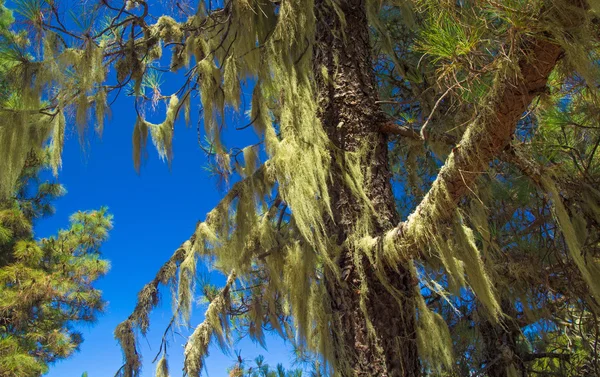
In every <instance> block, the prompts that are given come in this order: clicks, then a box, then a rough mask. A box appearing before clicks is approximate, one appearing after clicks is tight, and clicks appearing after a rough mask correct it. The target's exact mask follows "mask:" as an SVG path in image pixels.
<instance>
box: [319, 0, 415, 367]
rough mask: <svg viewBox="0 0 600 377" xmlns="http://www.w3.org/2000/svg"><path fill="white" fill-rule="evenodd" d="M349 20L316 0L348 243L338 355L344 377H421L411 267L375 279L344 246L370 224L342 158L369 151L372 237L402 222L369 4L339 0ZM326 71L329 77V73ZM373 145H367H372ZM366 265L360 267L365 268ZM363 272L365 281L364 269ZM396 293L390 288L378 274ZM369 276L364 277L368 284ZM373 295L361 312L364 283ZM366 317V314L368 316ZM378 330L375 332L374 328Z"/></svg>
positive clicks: (337, 235)
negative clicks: (374, 60)
mask: <svg viewBox="0 0 600 377" xmlns="http://www.w3.org/2000/svg"><path fill="white" fill-rule="evenodd" d="M336 3H337V4H338V5H339V11H341V12H343V14H344V17H345V23H342V22H340V18H339V16H338V14H337V13H336V12H335V10H334V9H332V8H331V6H330V4H331V2H328V1H326V0H316V3H315V12H316V18H317V30H316V47H315V51H314V64H315V66H314V68H315V76H316V78H317V91H318V99H319V107H320V111H321V113H320V119H321V121H322V124H323V127H324V128H325V131H326V132H327V134H328V136H329V139H330V140H331V142H332V144H333V145H334V146H335V147H333V148H332V152H331V154H332V166H331V174H332V177H333V179H332V184H331V187H330V188H329V193H330V197H331V205H332V209H333V212H334V219H333V221H332V222H331V223H330V224H329V226H328V230H329V231H330V237H332V238H333V239H335V240H336V241H337V244H338V245H344V247H343V250H342V253H341V255H340V258H339V261H338V263H339V267H340V269H341V271H342V281H341V282H340V281H338V280H337V279H336V278H335V277H333V276H326V284H327V286H328V291H329V293H330V296H331V300H330V301H331V305H332V312H333V315H334V319H335V324H334V327H335V329H336V330H334V334H333V337H334V344H335V350H334V356H335V358H336V363H337V367H338V369H339V371H340V374H341V375H342V376H389V377H396V376H407V377H408V376H417V375H419V370H420V367H419V361H418V356H417V343H416V332H415V328H416V325H415V312H414V302H413V301H414V298H413V295H414V284H415V283H414V278H413V276H412V274H411V272H410V270H409V269H408V268H407V266H400V267H399V268H397V269H396V270H392V269H387V270H385V271H380V272H379V276H376V271H375V270H374V268H373V266H371V265H370V264H369V263H368V260H367V258H366V257H361V258H359V259H358V260H357V259H356V258H354V255H355V252H354V250H352V249H351V246H348V245H346V244H344V242H345V241H346V240H347V239H348V237H349V236H350V235H352V234H353V233H355V232H356V231H357V224H358V223H359V222H360V223H361V224H364V223H365V219H364V218H361V215H363V214H364V213H365V210H364V209H363V208H362V207H361V206H362V203H361V201H360V200H357V199H356V196H355V195H356V194H355V193H353V192H352V191H351V189H350V188H349V187H347V185H345V184H344V183H343V182H344V178H343V168H344V165H345V162H344V158H343V154H342V153H340V152H355V151H359V150H364V149H361V148H365V147H367V148H368V149H367V150H368V152H366V156H365V157H364V158H363V159H361V170H362V173H363V175H364V189H365V193H366V195H367V197H368V198H369V199H370V201H371V202H372V204H373V207H374V209H375V211H374V213H373V214H372V215H370V219H369V220H370V221H371V222H372V224H373V225H372V234H371V235H373V236H377V235H381V234H382V233H383V232H384V231H385V230H388V229H391V228H392V227H394V226H395V225H396V224H398V222H399V220H400V219H399V215H398V213H397V211H396V208H395V201H394V197H393V194H392V188H391V182H390V178H391V173H390V170H389V165H388V145H387V136H385V135H383V134H381V133H379V132H378V130H379V128H380V127H381V126H382V125H383V124H385V119H384V115H383V113H382V112H381V110H380V108H379V107H378V105H377V104H376V103H375V102H376V100H377V86H376V82H375V75H374V71H373V65H372V59H371V49H370V44H369V32H368V23H367V18H366V12H365V4H364V0H342V1H340V2H336ZM323 71H326V73H327V74H326V75H323ZM366 143H368V144H366ZM359 264H360V265H362V266H359ZM361 270H362V271H364V274H362V276H359V272H360V271H361ZM381 275H383V276H385V278H386V279H385V280H387V281H389V283H390V285H391V286H392V287H393V289H394V290H395V291H396V292H395V294H392V293H391V292H390V289H389V286H388V287H384V284H383V283H382V281H381V279H380V276H381ZM362 279H364V280H362ZM363 281H364V282H366V288H368V293H367V295H366V299H365V300H363V303H364V306H363V307H362V308H361V292H360V291H361V289H364V286H362V288H361V282H363ZM365 312H366V315H365ZM371 325H372V327H371V330H369V327H370V326H371Z"/></svg>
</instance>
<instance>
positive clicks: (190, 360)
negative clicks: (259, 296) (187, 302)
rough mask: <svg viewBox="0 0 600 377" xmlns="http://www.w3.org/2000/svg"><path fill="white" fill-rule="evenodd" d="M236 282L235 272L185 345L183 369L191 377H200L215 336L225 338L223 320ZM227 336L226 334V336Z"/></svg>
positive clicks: (230, 275) (209, 306)
mask: <svg viewBox="0 0 600 377" xmlns="http://www.w3.org/2000/svg"><path fill="white" fill-rule="evenodd" d="M234 281H235V271H232V272H231V273H230V274H229V277H228V278H227V283H226V284H225V287H223V289H222V290H221V292H220V293H219V295H218V296H217V297H215V298H214V299H213V300H212V301H211V302H210V304H209V305H208V309H206V312H205V313H204V321H203V322H202V323H201V324H199V325H198V327H196V329H195V330H194V332H193V333H192V335H191V336H190V337H189V339H188V341H187V343H186V345H185V353H184V355H185V359H184V362H183V369H184V371H185V373H186V374H187V375H188V376H190V377H199V376H200V372H201V371H202V365H203V361H204V357H205V356H206V355H207V354H208V346H209V344H210V341H211V339H212V337H213V335H215V334H216V335H217V336H221V337H222V336H223V335H224V334H223V328H224V327H225V328H226V326H224V324H223V323H222V321H221V318H222V317H223V316H224V315H226V310H227V301H228V297H229V291H230V290H231V286H232V285H233V282H234ZM225 335H226V334H225Z"/></svg>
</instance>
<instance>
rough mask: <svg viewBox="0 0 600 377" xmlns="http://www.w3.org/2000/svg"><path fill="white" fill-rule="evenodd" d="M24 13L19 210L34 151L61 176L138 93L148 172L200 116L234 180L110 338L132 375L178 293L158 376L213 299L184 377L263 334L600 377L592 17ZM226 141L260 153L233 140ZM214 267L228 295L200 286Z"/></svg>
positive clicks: (10, 41) (39, 7)
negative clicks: (180, 336) (82, 142)
mask: <svg viewBox="0 0 600 377" xmlns="http://www.w3.org/2000/svg"><path fill="white" fill-rule="evenodd" d="M78 4H79V3H78ZM18 5H19V7H18V9H17V13H18V15H19V17H17V20H18V22H19V25H22V26H23V29H22V31H21V32H20V33H14V34H10V37H9V38H6V40H5V43H4V47H3V54H2V56H3V57H4V58H3V59H5V63H4V66H5V67H6V69H7V70H8V72H10V80H8V81H7V83H6V86H7V87H8V88H10V90H11V91H12V93H18V95H13V96H11V97H10V98H9V99H7V100H5V101H3V102H2V104H0V105H1V106H0V112H1V113H2V114H3V116H5V119H6V122H5V123H4V124H3V125H2V127H1V128H0V169H1V171H2V177H0V178H1V180H0V195H6V194H7V193H9V192H11V190H13V189H14V184H15V182H17V176H18V173H19V172H20V171H21V169H22V168H23V166H24V165H25V163H26V161H27V156H28V154H29V153H31V151H34V152H36V151H39V150H42V149H43V148H45V147H48V148H49V150H50V156H51V164H52V166H53V167H54V171H55V174H58V173H59V169H60V165H61V151H62V143H63V140H64V136H63V135H64V132H65V127H66V125H67V124H70V123H73V124H75V125H77V127H78V128H79V130H80V135H81V138H82V139H83V138H85V136H86V135H87V134H86V132H87V131H86V126H87V125H89V124H93V125H94V127H95V128H96V131H97V132H99V133H101V132H102V128H103V121H104V118H105V115H106V113H107V112H108V110H109V108H110V103H111V101H113V100H114V98H115V97H116V96H118V95H120V94H122V93H125V94H128V95H131V97H132V99H131V101H132V102H133V104H134V108H135V111H136V113H137V122H136V123H135V125H132V129H133V131H132V134H133V136H132V144H133V146H132V150H133V153H132V154H133V163H134V166H135V168H136V169H138V170H140V167H141V163H142V161H143V159H144V156H145V154H146V144H147V140H148V138H150V139H151V141H152V142H153V144H154V145H155V147H156V150H157V151H158V153H159V155H160V156H161V157H162V158H164V159H165V160H166V161H167V162H168V163H169V164H170V163H172V162H173V150H172V141H173V137H174V133H175V129H176V127H175V125H176V123H177V121H178V120H179V119H180V118H182V119H183V120H184V121H185V122H186V123H187V124H189V123H191V121H192V120H195V121H197V122H198V123H197V124H198V139H199V144H200V147H201V148H203V149H204V150H205V152H206V155H207V158H208V160H209V163H210V166H211V169H212V170H213V171H214V172H216V173H218V175H219V176H220V177H221V178H222V179H223V181H225V182H227V183H228V190H227V192H226V193H225V194H224V196H223V199H222V201H221V202H220V203H219V204H218V205H217V206H216V207H215V208H214V209H213V210H212V211H211V212H210V213H208V215H207V216H206V217H205V218H204V219H201V220H200V221H199V222H198V224H197V225H196V227H195V230H194V232H193V234H192V235H191V237H190V238H189V239H188V240H186V241H185V242H183V243H182V244H181V246H180V247H179V248H177V249H176V250H175V252H174V253H173V254H172V255H171V257H170V258H168V259H167V258H165V259H167V261H166V263H165V264H164V265H163V267H162V268H161V269H160V270H159V271H158V273H157V274H156V277H155V279H154V280H153V281H151V282H150V283H148V284H147V285H146V286H145V287H143V288H142V290H141V291H140V294H139V296H138V301H137V305H136V307H135V309H134V311H133V313H132V314H131V315H130V316H129V317H128V318H127V319H125V320H124V322H122V323H121V324H120V325H119V326H118V328H117V329H116V331H115V337H116V338H117V339H118V341H119V342H120V343H121V346H122V348H123V353H124V364H123V366H122V367H121V369H120V370H119V371H118V374H120V375H122V376H127V377H130V376H139V374H140V367H141V355H140V352H139V350H138V347H137V341H138V336H139V335H145V334H146V333H147V331H148V329H149V326H150V312H151V311H152V309H153V308H155V307H156V306H157V305H158V304H159V298H160V295H159V289H161V287H163V286H172V287H173V288H174V289H173V290H174V292H175V294H174V296H173V307H174V313H173V320H172V321H171V324H170V325H169V328H168V329H167V332H165V334H166V335H165V337H164V338H163V341H162V343H161V344H160V351H159V355H158V356H157V371H156V373H157V376H160V377H165V376H167V375H168V370H167V350H168V346H169V337H168V330H170V329H171V330H172V328H173V326H174V325H177V324H179V325H182V326H189V325H191V323H190V321H191V317H190V312H191V309H192V304H193V302H194V298H195V295H196V294H198V293H202V294H204V296H205V297H206V298H207V300H208V302H209V304H208V308H207V310H206V313H205V319H204V321H203V322H202V323H200V324H199V325H197V326H194V327H192V329H193V330H192V331H191V334H190V335H189V339H188V341H187V344H186V345H185V349H184V350H183V352H184V354H185V362H184V372H185V373H186V374H187V375H189V376H198V375H200V373H201V371H202V368H203V360H204V357H205V356H206V354H207V351H208V346H209V344H210V343H211V342H217V343H218V344H219V345H221V346H222V347H223V348H227V347H228V345H229V344H230V342H231V340H232V337H233V336H235V335H236V334H237V335H249V336H251V337H252V338H253V339H255V340H256V341H257V342H259V343H263V342H264V332H265V331H272V332H275V333H277V334H279V335H280V336H282V337H283V338H284V339H287V340H289V341H290V342H291V343H292V344H293V345H294V347H295V348H296V349H297V351H298V354H299V355H300V356H299V357H307V358H314V359H317V360H319V362H320V364H319V365H321V367H320V370H321V371H322V372H323V373H324V374H331V375H340V376H375V375H377V376H390V377H392V376H417V375H420V374H428V375H471V374H473V375H488V376H494V377H495V376H515V375H516V376H524V375H534V376H535V375H539V376H549V375H557V374H558V375H561V376H576V375H585V374H593V373H596V374H597V373H598V371H599V368H600V366H599V361H598V357H597V354H598V351H599V350H598V344H597V343H598V342H597V337H598V331H599V328H598V321H597V314H598V313H599V310H600V308H599V306H598V304H599V303H598V297H599V296H600V273H599V272H600V260H599V254H598V252H599V251H598V241H599V238H598V237H599V236H600V234H599V232H598V229H599V228H598V225H599V221H600V191H598V189H597V187H598V182H599V180H600V166H599V164H598V156H597V149H598V145H600V133H599V132H598V125H597V123H598V115H599V114H600V112H599V111H598V109H599V108H600V102H599V100H598V94H599V93H598V81H599V79H600V72H599V71H598V69H599V67H598V61H597V55H598V54H597V53H598V51H599V50H598V42H599V40H600V39H599V36H600V34H599V30H598V24H599V21H600V18H599V17H600V16H599V14H598V12H600V4H599V3H598V2H597V1H592V0H589V1H584V0H534V1H522V0H510V1H503V2H500V1H494V0H482V1H471V0H464V1H449V0H448V1H447V0H442V1H432V0H406V1H403V0H396V1H393V0H392V1H374V0H281V1H268V0H225V1H222V2H221V1H218V2H213V1H200V2H199V3H198V4H192V3H188V2H178V3H176V4H174V5H170V4H162V5H160V6H159V5H153V4H150V3H148V2H146V1H143V0H130V1H126V2H123V3H118V2H116V1H110V0H109V1H99V2H82V3H81V4H79V5H78V6H81V7H82V9H83V10H84V11H83V12H81V14H83V15H84V16H83V17H77V18H71V19H68V17H67V16H65V12H64V9H63V4H61V3H59V2H54V1H34V0H23V1H20V2H18ZM166 77H168V78H169V85H165V84H163V82H164V80H165V78H166ZM250 93H251V94H250ZM161 104H164V108H165V112H164V115H163V117H162V119H160V120H159V121H156V120H154V119H149V118H151V116H150V114H149V111H147V110H148V109H151V108H156V107H157V106H160V105H161ZM192 109H198V115H197V116H196V115H195V114H192ZM233 116H235V117H236V118H235V119H240V121H239V123H238V122H236V124H226V123H227V122H226V121H227V119H231V118H232V117H233ZM232 126H233V127H235V128H236V129H244V128H248V127H252V128H253V129H254V130H255V132H256V134H257V135H258V138H259V141H258V142H257V143H254V142H253V143H251V144H250V145H239V146H233V147H228V146H227V142H228V140H227V139H228V138H227V135H228V132H230V131H229V130H226V129H227V128H228V127H229V128H231V127H232ZM173 163H174V162H173ZM200 262H204V263H207V264H210V265H211V266H212V267H214V268H216V269H217V270H219V271H222V272H223V273H224V274H225V275H227V276H228V279H227V282H226V285H225V286H224V287H221V288H219V289H216V288H214V287H210V286H204V285H201V284H196V280H197V276H196V275H197V274H196V266H197V264H198V263H200Z"/></svg>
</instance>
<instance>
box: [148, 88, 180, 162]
mask: <svg viewBox="0 0 600 377" xmlns="http://www.w3.org/2000/svg"><path fill="white" fill-rule="evenodd" d="M178 111H179V99H178V98H177V96H176V95H174V94H173V95H172V96H171V98H170V99H169V106H168V107H167V114H166V118H165V120H164V121H163V122H162V123H160V124H151V123H148V122H146V123H147V124H148V128H149V129H150V136H151V138H152V142H153V143H154V146H156V150H157V151H158V155H159V156H160V158H162V159H166V160H167V162H169V163H170V162H171V161H172V159H173V129H174V127H175V120H176V119H177V114H178Z"/></svg>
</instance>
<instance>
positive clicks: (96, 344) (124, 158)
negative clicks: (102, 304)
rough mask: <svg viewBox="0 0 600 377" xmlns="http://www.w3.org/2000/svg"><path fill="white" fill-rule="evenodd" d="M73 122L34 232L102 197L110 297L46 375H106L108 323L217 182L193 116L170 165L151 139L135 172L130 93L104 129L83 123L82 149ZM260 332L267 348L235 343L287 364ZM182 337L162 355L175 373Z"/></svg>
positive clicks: (221, 361) (188, 227) (45, 232)
mask: <svg viewBox="0 0 600 377" xmlns="http://www.w3.org/2000/svg"><path fill="white" fill-rule="evenodd" d="M192 109H194V107H192ZM193 111H194V110H192V112H193ZM163 114H164V105H161V106H160V107H159V108H158V109H157V110H156V113H155V115H152V114H150V113H149V120H151V121H157V122H158V121H160V118H162V117H163ZM153 117H154V118H156V119H153ZM239 118H241V117H239ZM193 121H194V122H195V120H193ZM237 121H239V122H242V121H243V119H238V120H236V119H233V118H231V117H230V119H228V127H229V128H230V129H233V126H234V125H235V123H236V122H237ZM70 124H71V127H70V128H69V129H68V131H67V138H66V142H65V151H64V156H63V169H62V171H61V172H60V176H59V181H60V182H61V183H62V184H63V185H64V186H65V187H66V189H67V194H66V195H65V196H64V197H63V198H61V199H59V200H57V201H56V202H55V207H56V214H55V215H54V216H52V217H50V218H47V219H44V220H41V221H40V222H39V223H38V224H37V225H36V236H38V237H45V236H49V235H52V234H55V233H56V231H57V230H58V229H59V228H65V227H67V225H68V218H69V216H70V215H71V214H72V213H73V212H75V211H77V210H88V209H97V208H99V207H101V206H108V207H109V210H110V212H111V213H112V214H113V215H114V229H113V230H112V231H111V233H110V239H109V240H108V242H106V244H105V245H104V246H103V248H102V251H103V256H104V257H105V258H107V259H109V260H110V261H111V265H112V267H111V270H110V272H109V273H108V275H107V276H106V277H105V278H103V279H102V280H101V281H99V282H98V284H97V286H98V288H100V289H101V290H102V291H103V292H104V298H105V299H106V300H107V301H108V306H107V310H106V313H105V314H103V315H102V316H100V318H99V321H98V322H97V323H96V324H94V325H93V326H87V325H84V326H82V327H80V329H81V330H82V332H83V335H84V338H85V341H84V343H83V345H82V347H81V351H80V352H79V353H77V354H76V355H74V356H73V357H71V358H69V359H67V360H64V361H60V362H58V363H56V364H55V365H54V366H52V367H51V369H50V372H49V374H48V375H47V376H49V377H79V376H81V374H82V372H84V371H87V372H88V373H89V376H90V377H109V376H113V375H114V373H115V372H116V370H117V369H118V368H119V367H120V365H121V363H122V357H121V351H120V348H119V346H118V345H117V342H116V340H114V338H113V330H114V328H115V327H116V326H117V324H118V323H119V322H121V321H122V320H124V319H125V318H127V316H128V315H129V314H130V313H131V311H132V310H133V307H134V305H135V302H136V296H137V292H138V291H139V290H140V289H141V288H142V286H143V285H144V284H146V283H147V282H149V281H150V280H151V279H152V278H153V277H154V275H155V273H156V272H157V271H158V269H159V267H160V266H161V265H162V264H163V263H164V262H165V261H166V260H167V259H168V258H169V256H170V255H171V253H172V252H173V251H174V250H175V249H176V248H177V247H178V246H179V245H180V244H181V243H182V242H183V241H185V240H186V239H187V238H188V237H189V236H190V235H191V234H192V232H193V230H194V226H195V224H196V222H197V221H198V220H202V219H204V217H205V215H206V213H207V212H208V211H210V210H211V209H212V208H213V206H214V205H215V204H216V203H217V202H218V201H219V199H220V198H221V197H222V195H223V193H224V192H223V188H222V189H219V188H218V186H217V184H216V180H215V179H214V178H212V177H210V176H209V174H208V172H207V171H206V170H205V169H203V166H205V165H204V164H205V163H206V158H205V157H204V154H203V152H202V151H201V149H200V148H199V147H198V144H197V132H196V125H195V123H193V126H192V127H191V128H186V127H185V125H184V124H183V122H178V123H177V124H176V126H175V137H174V160H173V163H172V166H171V169H169V167H168V165H167V164H166V163H165V162H162V161H160V159H159V158H158V154H157V153H156V150H155V149H154V146H153V145H152V144H151V142H150V141H149V143H148V144H149V145H148V148H147V152H148V159H147V161H145V162H144V163H143V165H142V169H141V174H140V175H138V174H136V172H135V170H134V167H133V162H132V145H131V135H132V132H133V127H134V124H135V111H134V110H133V99H132V98H131V97H126V96H123V95H121V97H119V98H118V99H117V101H116V102H115V104H114V105H113V106H112V117H111V119H109V120H108V121H107V123H106V125H105V129H104V133H103V136H102V138H100V137H98V136H97V135H94V134H93V133H91V132H90V133H89V134H88V137H86V140H87V141H86V144H87V145H86V146H85V148H83V149H82V147H81V145H80V143H79V141H78V135H77V132H76V130H75V129H74V127H73V126H72V122H70ZM229 134H230V135H229V136H228V138H227V139H228V140H229V144H228V146H245V145H246V144H248V143H251V142H252V141H253V140H256V136H255V135H254V133H253V131H252V130H251V129H248V130H245V131H233V132H229ZM201 271H202V269H201ZM203 271H204V272H205V271H206V270H203ZM211 280H212V281H213V282H214V283H215V284H218V285H222V284H223V283H224V278H223V277H222V276H221V275H219V274H218V273H215V272H213V273H212V274H211ZM162 298H163V299H164V304H163V305H162V307H161V308H160V310H157V311H156V312H155V313H154V315H153V316H152V317H151V320H152V324H151V331H150V334H149V336H148V337H147V341H146V340H145V339H143V338H141V339H140V344H141V346H142V352H143V353H142V354H143V356H144V368H143V373H142V376H143V377H149V376H153V375H154V365H152V364H151V361H152V359H153V358H154V355H155V354H156V352H157V351H158V346H159V340H160V337H161V336H162V333H163V331H164V328H165V326H166V324H167V322H168V320H169V319H170V316H171V306H170V292H169V290H168V289H164V294H163V295H162ZM205 309H206V307H205V306H202V305H197V306H196V307H195V308H194V314H193V316H192V321H191V322H192V326H195V325H197V324H198V323H200V322H201V321H202V319H203V314H204V311H205ZM184 333H185V332H184ZM267 339H268V340H267V345H268V347H269V348H268V350H264V349H262V348H261V347H260V346H257V345H254V344H253V343H252V342H251V341H249V340H243V341H242V342H241V343H239V344H238V345H236V346H235V347H234V349H241V350H242V357H243V358H244V359H251V358H254V357H255V356H256V355H258V354H263V355H264V356H265V358H266V361H267V362H268V363H269V364H272V365H275V364H276V363H279V362H281V363H283V364H284V365H286V366H287V365H289V361H290V356H291V354H290V351H289V347H286V345H285V344H283V343H282V341H281V340H280V339H277V338H273V337H268V338H267ZM185 340H186V339H185V338H184V337H181V336H175V338H172V339H171V342H170V351H169V356H170V358H169V361H170V369H171V375H172V376H178V375H181V367H182V359H183V357H182V356H183V345H184V344H185ZM234 357H235V354H233V353H232V354H231V355H223V353H222V352H221V351H220V350H219V349H218V348H216V347H213V348H212V349H211V352H210V356H209V358H208V359H207V362H206V364H207V370H206V371H205V374H206V373H208V375H209V376H214V377H217V376H226V375H227V372H226V368H227V367H228V366H230V365H231V363H232V360H234Z"/></svg>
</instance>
